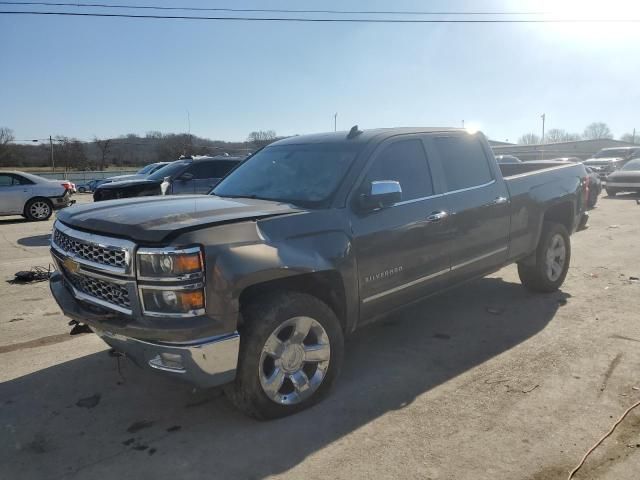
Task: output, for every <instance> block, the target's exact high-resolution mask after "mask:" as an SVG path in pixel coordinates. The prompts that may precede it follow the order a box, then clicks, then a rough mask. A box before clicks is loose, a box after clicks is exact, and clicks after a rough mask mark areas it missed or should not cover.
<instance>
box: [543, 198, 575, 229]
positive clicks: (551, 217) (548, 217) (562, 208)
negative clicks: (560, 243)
mask: <svg viewBox="0 0 640 480" xmlns="http://www.w3.org/2000/svg"><path fill="white" fill-rule="evenodd" d="M542 220H543V221H544V222H555V223H560V224H561V225H564V226H565V228H566V229H567V231H568V232H571V228H572V227H573V205H572V204H571V202H564V203H559V204H557V205H553V206H552V207H550V208H549V209H548V210H547V211H546V212H545V213H544V218H543V219H542Z"/></svg>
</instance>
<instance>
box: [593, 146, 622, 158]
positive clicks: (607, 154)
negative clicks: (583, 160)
mask: <svg viewBox="0 0 640 480" xmlns="http://www.w3.org/2000/svg"><path fill="white" fill-rule="evenodd" d="M629 153H630V151H629V150H627V149H626V148H608V149H605V150H600V151H599V152H598V153H596V154H595V155H594V156H593V158H612V157H619V158H626V157H627V155H629Z"/></svg>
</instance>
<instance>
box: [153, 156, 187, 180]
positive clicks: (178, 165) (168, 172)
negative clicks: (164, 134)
mask: <svg viewBox="0 0 640 480" xmlns="http://www.w3.org/2000/svg"><path fill="white" fill-rule="evenodd" d="M190 163H191V160H176V161H175V162H171V163H170V164H169V165H165V166H164V167H162V168H161V169H160V170H156V171H155V172H153V173H152V174H151V175H149V176H148V177H147V178H148V179H149V180H164V178H165V177H174V176H175V175H176V174H178V173H179V172H181V171H182V169H183V168H184V167H186V166H187V165H189V164H190Z"/></svg>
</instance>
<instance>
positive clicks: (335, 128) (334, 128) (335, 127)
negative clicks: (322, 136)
mask: <svg viewBox="0 0 640 480" xmlns="http://www.w3.org/2000/svg"><path fill="white" fill-rule="evenodd" d="M333 131H334V132H337V131H338V113H337V112H336V113H334V114H333Z"/></svg>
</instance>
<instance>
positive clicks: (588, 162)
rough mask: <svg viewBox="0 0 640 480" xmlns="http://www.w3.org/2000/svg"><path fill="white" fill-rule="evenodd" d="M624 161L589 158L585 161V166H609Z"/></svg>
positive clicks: (617, 158) (616, 158) (611, 158)
mask: <svg viewBox="0 0 640 480" xmlns="http://www.w3.org/2000/svg"><path fill="white" fill-rule="evenodd" d="M618 160H622V159H621V158H619V157H602V158H589V159H587V160H585V161H584V164H585V165H588V166H593V165H596V166H597V165H608V164H609V163H612V162H615V161H618Z"/></svg>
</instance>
